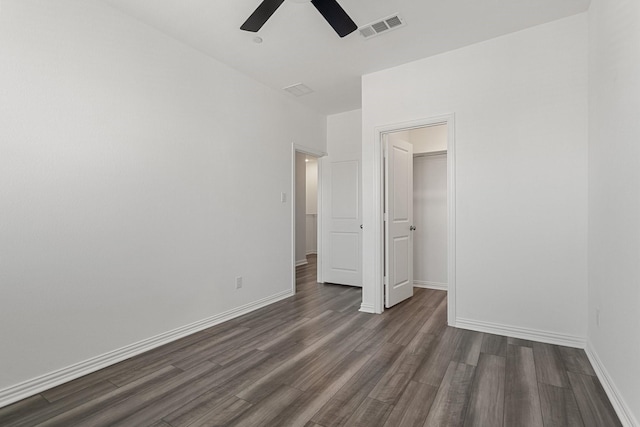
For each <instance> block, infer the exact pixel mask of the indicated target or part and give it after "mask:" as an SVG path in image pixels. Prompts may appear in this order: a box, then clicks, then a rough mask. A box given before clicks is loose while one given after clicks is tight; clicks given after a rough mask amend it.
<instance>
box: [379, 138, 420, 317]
mask: <svg viewBox="0 0 640 427" xmlns="http://www.w3.org/2000/svg"><path fill="white" fill-rule="evenodd" d="M384 144H385V147H384V149H385V151H384V152H385V180H384V182H385V197H384V199H385V209H384V212H385V285H386V286H385V306H386V307H387V308H388V307H392V306H394V305H396V304H398V303H399V302H401V301H404V300H405V299H407V298H410V297H412V296H413V236H412V234H413V146H412V145H411V144H409V143H408V142H405V141H400V140H395V141H391V140H390V138H385V142H384Z"/></svg>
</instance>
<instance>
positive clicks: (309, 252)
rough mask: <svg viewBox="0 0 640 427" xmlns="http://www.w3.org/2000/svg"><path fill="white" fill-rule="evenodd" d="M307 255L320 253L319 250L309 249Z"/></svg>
mask: <svg viewBox="0 0 640 427" xmlns="http://www.w3.org/2000/svg"><path fill="white" fill-rule="evenodd" d="M307 255H318V251H307Z"/></svg>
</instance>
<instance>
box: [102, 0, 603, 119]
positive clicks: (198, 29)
mask: <svg viewBox="0 0 640 427" xmlns="http://www.w3.org/2000/svg"><path fill="white" fill-rule="evenodd" d="M103 1H105V2H106V3H108V4H111V5H112V6H114V7H116V8H117V9H119V10H121V11H123V12H125V13H126V14H129V15H131V16H133V17H135V18H137V19H139V20H140V21H143V22H145V23H147V24H149V25H151V26H153V27H155V28H157V29H158V30H160V31H162V32H164V33H166V34H168V35H170V36H172V37H174V38H176V39H178V40H180V41H182V42H184V43H186V44H188V45H190V46H192V47H194V48H196V49H198V50H200V51H202V52H203V53H206V54H207V55H210V56H212V57H213V58H216V59H218V60H220V61H222V62H224V63H226V64H228V65H230V66H232V67H233V68H235V69H237V70H239V71H241V72H243V73H245V74H247V75H249V76H251V77H253V78H254V79H256V80H258V81H260V82H262V83H264V84H266V85H267V86H270V87H272V88H274V89H276V90H282V88H283V87H285V86H290V85H292V84H296V83H304V84H306V85H307V86H309V87H311V88H312V89H314V91H315V92H314V93H312V94H309V95H305V96H303V97H299V98H297V100H298V101H299V102H301V103H302V104H304V105H307V106H308V107H310V108H312V109H314V110H316V111H318V112H320V113H323V114H333V113H338V112H343V111H349V110H354V109H357V108H360V106H361V90H360V77H361V76H362V75H364V74H367V73H371V72H373V71H378V70H382V69H385V68H389V67H393V66H397V65H400V64H404V63H407V62H410V61H414V60H417V59H420V58H424V57H427V56H430V55H434V54H437V53H441V52H445V51H448V50H452V49H456V48H459V47H462V46H466V45H470V44H473V43H477V42H480V41H483V40H487V39H490V38H493V37H496V36H500V35H503V34H507V33H510V32H514V31H518V30H522V29H524V28H527V27H531V26H534V25H538V24H542V23H545V22H549V21H553V20H556V19H560V18H563V17H566V16H570V15H573V14H576V13H579V12H583V11H585V10H587V8H588V7H589V1H590V0H338V1H339V3H340V4H341V6H342V7H343V8H344V9H345V11H346V12H347V13H348V14H349V15H350V16H351V18H352V19H353V20H354V21H355V22H356V24H358V26H363V25H365V24H369V23H371V22H374V21H376V20H378V19H380V18H385V17H387V16H389V15H392V14H394V13H399V14H400V15H401V16H402V17H403V18H404V20H405V21H406V23H407V26H406V27H403V28H399V29H397V30H394V31H390V32H388V33H386V34H382V35H380V36H377V37H373V38H370V39H366V40H365V39H364V38H362V37H361V36H360V35H359V33H358V32H357V31H356V32H354V33H352V34H350V35H348V36H347V37H345V38H343V39H340V38H339V37H338V36H337V34H336V33H335V32H334V31H333V29H332V28H331V27H330V26H329V24H328V23H327V22H326V21H325V20H324V18H323V17H322V16H321V15H320V14H319V13H318V11H317V10H316V9H315V7H313V5H312V4H309V3H300V2H299V1H300V0H297V1H296V0H287V1H285V2H284V4H282V6H281V7H280V8H279V9H278V10H277V11H276V13H275V14H274V15H273V16H272V17H271V19H269V21H267V23H266V24H265V26H264V27H262V29H261V30H260V31H259V32H258V33H257V35H259V36H260V37H262V38H263V40H264V41H263V43H261V44H256V43H254V42H253V38H254V37H255V36H256V34H255V33H249V32H245V31H242V30H240V29H239V28H240V25H242V23H243V22H244V21H245V20H246V18H248V17H249V15H250V14H251V13H252V12H253V10H254V9H255V8H256V7H257V6H258V4H259V3H260V1H261V0H103ZM286 96H291V97H293V95H289V94H288V93H287V94H286Z"/></svg>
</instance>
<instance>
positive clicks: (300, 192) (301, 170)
mask: <svg viewBox="0 0 640 427" xmlns="http://www.w3.org/2000/svg"><path fill="white" fill-rule="evenodd" d="M305 158H306V155H304V154H302V153H298V152H296V264H297V265H302V264H304V263H306V262H307V214H306V209H307V208H306V206H307V164H306V163H305Z"/></svg>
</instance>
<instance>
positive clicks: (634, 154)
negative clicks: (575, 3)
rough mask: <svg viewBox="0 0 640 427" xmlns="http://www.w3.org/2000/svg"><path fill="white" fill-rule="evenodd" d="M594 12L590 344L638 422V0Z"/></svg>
mask: <svg viewBox="0 0 640 427" xmlns="http://www.w3.org/2000/svg"><path fill="white" fill-rule="evenodd" d="M589 18H590V20H589V28H590V34H589V42H590V43H589V44H590V50H589V58H590V64H589V73H590V80H589V93H590V97H589V100H590V111H589V317H588V319H589V344H590V347H591V350H592V351H593V353H595V354H596V355H597V357H598V358H599V360H600V361H601V363H602V367H603V368H604V370H605V371H606V372H607V375H608V377H609V380H610V381H611V384H610V386H611V387H612V388H614V389H615V391H616V392H617V393H618V396H619V397H620V399H621V401H622V402H623V405H624V406H626V409H627V413H626V418H627V421H628V422H629V420H631V419H634V421H633V422H634V424H635V425H636V426H638V425H640V423H639V420H640V365H639V364H638V360H640V316H639V314H638V313H640V121H639V120H638V118H639V116H638V115H639V113H640V3H639V2H638V1H637V0H619V1H616V2H611V1H607V0H593V1H592V2H591V8H590V10H589ZM598 309H599V310H600V324H599V325H598V324H597V322H596V311H597V310H598ZM605 385H606V382H605ZM614 404H616V401H615V399H614ZM623 418H624V416H623ZM630 425H631V424H630Z"/></svg>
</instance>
